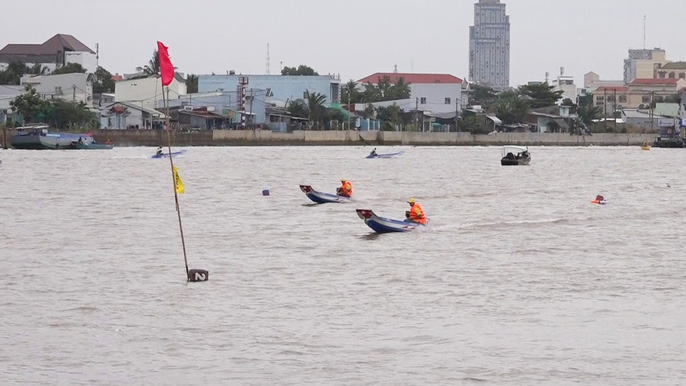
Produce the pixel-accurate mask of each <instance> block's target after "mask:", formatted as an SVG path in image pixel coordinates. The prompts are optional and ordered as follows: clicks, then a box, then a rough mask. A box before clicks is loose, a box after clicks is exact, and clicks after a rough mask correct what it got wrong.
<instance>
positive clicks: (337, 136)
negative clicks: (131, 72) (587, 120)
mask: <svg viewBox="0 0 686 386" xmlns="http://www.w3.org/2000/svg"><path fill="white" fill-rule="evenodd" d="M14 133H15V130H12V129H8V130H7V139H6V140H7V146H8V147H9V145H10V142H11V137H12V135H14ZM90 133H92V134H93V138H94V139H95V140H96V141H97V142H100V143H105V142H107V141H108V140H109V141H110V142H111V143H112V144H113V145H114V146H115V147H130V146H159V145H160V144H166V143H167V139H166V133H165V132H164V131H163V130H135V129H132V130H93V131H91V132H90ZM171 136H172V145H173V146H364V145H369V146H400V145H403V146H505V145H520V146H641V145H642V144H643V142H644V141H646V140H647V141H648V142H649V143H651V144H652V142H653V139H654V137H656V136H657V134H656V133H652V134H629V133H619V134H615V133H596V134H593V135H569V134H568V133H497V134H471V133H457V132H452V133H437V132H407V131H406V132H396V131H357V130H338V131H309V130H297V131H293V132H290V133H282V132H272V131H270V130H260V129H256V130H198V131H172V132H171ZM0 139H2V138H0ZM1 145H2V147H4V145H5V143H4V142H3V143H2V144H1Z"/></svg>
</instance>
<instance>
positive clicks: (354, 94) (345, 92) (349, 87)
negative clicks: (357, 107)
mask: <svg viewBox="0 0 686 386" xmlns="http://www.w3.org/2000/svg"><path fill="white" fill-rule="evenodd" d="M356 86H357V84H356V83H355V82H354V81H352V80H351V81H350V82H348V83H346V84H345V87H343V88H342V89H341V103H344V104H348V103H351V104H353V103H360V102H361V101H362V93H360V92H359V91H358V90H357V89H356V88H355V87H356ZM348 96H349V97H350V99H348Z"/></svg>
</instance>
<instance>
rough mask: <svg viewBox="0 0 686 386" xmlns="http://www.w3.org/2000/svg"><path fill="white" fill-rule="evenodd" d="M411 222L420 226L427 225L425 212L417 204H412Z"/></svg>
mask: <svg viewBox="0 0 686 386" xmlns="http://www.w3.org/2000/svg"><path fill="white" fill-rule="evenodd" d="M410 220H412V221H416V222H418V223H420V224H426V216H425V215H424V211H423V210H422V207H421V206H419V204H417V203H416V202H415V203H414V204H412V207H410Z"/></svg>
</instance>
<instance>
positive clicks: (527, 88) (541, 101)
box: [517, 82, 563, 109]
mask: <svg viewBox="0 0 686 386" xmlns="http://www.w3.org/2000/svg"><path fill="white" fill-rule="evenodd" d="M554 88H555V86H550V85H548V82H543V83H539V84H527V85H523V86H519V88H518V90H517V91H518V92H519V94H520V95H523V96H526V97H528V98H530V99H531V100H530V101H529V105H530V106H531V108H532V109H537V108H539V107H548V106H553V105H555V104H557V101H558V100H560V98H562V93H563V91H562V90H558V91H553V89H554Z"/></svg>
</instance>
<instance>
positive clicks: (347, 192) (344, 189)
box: [338, 181, 353, 197]
mask: <svg viewBox="0 0 686 386" xmlns="http://www.w3.org/2000/svg"><path fill="white" fill-rule="evenodd" d="M338 195H339V196H345V197H351V196H352V195H353V184H351V183H350V181H345V182H343V185H342V186H341V189H340V190H339V193H338Z"/></svg>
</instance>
